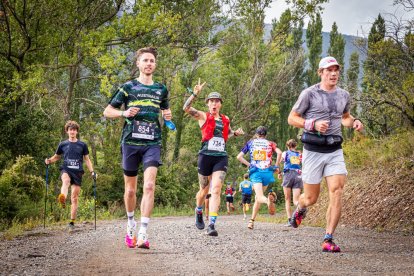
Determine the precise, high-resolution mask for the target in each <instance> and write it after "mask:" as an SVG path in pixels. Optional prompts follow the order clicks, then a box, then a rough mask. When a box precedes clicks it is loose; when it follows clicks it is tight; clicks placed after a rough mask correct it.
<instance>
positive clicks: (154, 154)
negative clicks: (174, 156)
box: [121, 144, 162, 176]
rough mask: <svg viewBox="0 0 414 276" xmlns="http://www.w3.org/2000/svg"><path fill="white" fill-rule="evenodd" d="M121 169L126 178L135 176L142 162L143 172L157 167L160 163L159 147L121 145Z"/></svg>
mask: <svg viewBox="0 0 414 276" xmlns="http://www.w3.org/2000/svg"><path fill="white" fill-rule="evenodd" d="M121 151H122V168H123V169H124V174H125V175H126V176H137V174H138V166H139V164H140V163H141V162H142V164H143V167H144V171H145V169H146V168H148V167H157V168H158V167H159V166H161V165H162V162H161V147H160V146H158V145H153V146H134V145H128V144H122V145H121Z"/></svg>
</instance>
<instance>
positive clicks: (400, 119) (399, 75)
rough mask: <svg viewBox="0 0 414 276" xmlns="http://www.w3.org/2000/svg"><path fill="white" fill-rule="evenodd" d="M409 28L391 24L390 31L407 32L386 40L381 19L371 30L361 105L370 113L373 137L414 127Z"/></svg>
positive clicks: (413, 92)
mask: <svg viewBox="0 0 414 276" xmlns="http://www.w3.org/2000/svg"><path fill="white" fill-rule="evenodd" d="M391 23H392V22H391ZM406 24H407V26H404V25H403V26H401V27H400V25H398V24H395V25H391V24H390V25H391V26H390V28H391V27H392V26H397V27H395V28H403V27H404V28H405V27H406V28H407V29H408V31H406V32H404V31H405V29H401V30H400V29H396V30H395V32H393V33H398V32H400V31H401V32H404V36H400V35H398V36H397V35H395V36H392V35H391V36H386V33H385V28H386V22H385V21H384V19H383V18H382V17H381V15H379V16H378V18H377V19H376V20H375V22H374V24H373V26H372V28H371V32H370V36H369V39H368V56H367V59H366V61H365V63H364V73H365V74H364V80H363V88H364V93H363V94H362V96H361V101H362V102H363V103H364V105H363V109H364V111H365V110H366V111H368V110H369V112H366V113H365V114H366V115H365V116H366V119H367V122H368V126H369V128H370V129H371V131H372V132H373V133H374V135H388V134H390V133H392V132H395V131H398V129H399V128H404V127H407V126H411V127H412V126H414V105H413V99H414V82H413V79H414V73H413V70H412V68H413V66H414V60H413V58H412V56H413V55H412V52H413V49H414V48H413V44H412V43H411V42H410V41H412V38H413V35H412V33H411V31H410V27H409V25H408V23H406Z"/></svg>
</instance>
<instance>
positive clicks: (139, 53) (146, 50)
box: [135, 47, 158, 60]
mask: <svg viewBox="0 0 414 276" xmlns="http://www.w3.org/2000/svg"><path fill="white" fill-rule="evenodd" d="M145 53H150V54H153V55H154V57H155V58H157V55H158V52H157V49H156V48H153V47H145V48H141V49H139V50H138V51H137V52H136V53H135V58H136V59H137V60H138V59H139V58H140V57H141V56H142V55H143V54H145Z"/></svg>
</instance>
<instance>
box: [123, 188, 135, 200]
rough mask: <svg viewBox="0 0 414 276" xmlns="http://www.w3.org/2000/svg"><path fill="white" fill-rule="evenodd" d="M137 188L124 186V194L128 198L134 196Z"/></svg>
mask: <svg viewBox="0 0 414 276" xmlns="http://www.w3.org/2000/svg"><path fill="white" fill-rule="evenodd" d="M136 193H137V190H136V189H133V188H126V189H125V195H126V196H127V197H128V198H134V197H135V196H136Z"/></svg>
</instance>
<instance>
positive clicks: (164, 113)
mask: <svg viewBox="0 0 414 276" xmlns="http://www.w3.org/2000/svg"><path fill="white" fill-rule="evenodd" d="M161 112H162V117H163V118H164V119H165V120H167V121H171V119H172V113H171V109H169V108H168V109H164V110H161Z"/></svg>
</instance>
